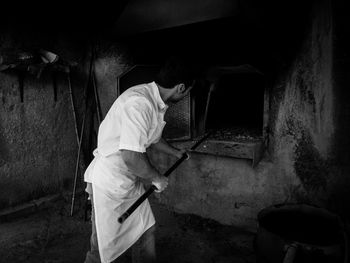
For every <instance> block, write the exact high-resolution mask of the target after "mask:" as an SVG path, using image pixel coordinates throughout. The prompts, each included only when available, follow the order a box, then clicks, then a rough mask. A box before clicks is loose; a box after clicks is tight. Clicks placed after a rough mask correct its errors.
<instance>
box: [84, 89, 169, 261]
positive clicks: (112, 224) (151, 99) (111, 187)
mask: <svg viewBox="0 0 350 263" xmlns="http://www.w3.org/2000/svg"><path fill="white" fill-rule="evenodd" d="M167 108H168V106H167V105H166V104H165V103H164V102H163V100H162V98H161V97H160V94H159V90H158V87H157V85H156V84H155V82H151V83H148V84H142V85H137V86H134V87H131V88H129V89H128V90H126V91H125V92H124V93H123V94H121V95H120V96H119V97H118V99H117V100H116V101H115V102H114V104H113V105H112V107H111V109H110V110H109V111H108V113H107V115H106V117H105V119H104V120H103V122H102V123H101V125H100V127H99V132H98V142H97V149H96V150H95V151H94V155H95V158H94V160H93V161H92V162H91V164H90V165H89V167H88V168H87V170H86V172H85V175H84V180H85V182H87V183H92V188H93V199H94V200H93V201H94V202H93V203H94V209H95V223H96V232H97V240H98V245H99V252H100V256H101V261H102V262H103V263H105V262H112V261H113V260H115V259H116V258H117V257H119V256H120V255H121V254H122V253H123V252H124V251H125V250H127V249H128V248H129V247H130V246H132V245H133V244H134V243H135V242H136V241H137V239H138V238H139V237H140V236H141V235H142V234H143V233H144V232H145V231H146V230H147V229H148V228H150V227H151V226H152V225H154V223H155V219H154V216H153V213H152V210H151V208H150V205H149V202H148V200H146V201H145V202H143V204H142V205H141V206H140V207H138V208H137V209H136V210H135V211H134V213H133V214H131V215H130V216H129V218H128V219H126V221H125V222H124V223H123V224H120V223H118V221H117V220H118V217H119V216H120V215H121V214H123V213H124V212H125V211H126V210H127V209H128V208H129V207H130V206H131V205H132V204H133V203H134V201H136V200H137V198H138V197H140V196H141V195H142V194H143V193H144V188H143V185H142V183H141V182H140V181H139V177H137V175H135V174H133V173H132V172H131V171H130V170H129V169H128V168H127V166H126V165H125V163H124V161H123V160H122V158H121V155H120V150H122V149H125V150H131V151H136V152H145V151H146V149H147V147H149V146H150V145H151V144H152V143H156V142H158V141H159V139H160V138H161V135H162V130H163V128H164V126H165V121H164V114H165V112H166V110H167Z"/></svg>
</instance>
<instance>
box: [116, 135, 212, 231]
mask: <svg viewBox="0 0 350 263" xmlns="http://www.w3.org/2000/svg"><path fill="white" fill-rule="evenodd" d="M209 135H210V133H208V134H206V135H205V136H204V137H202V139H200V140H199V141H197V142H196V143H195V144H194V145H193V146H192V147H191V149H190V150H194V149H196V148H197V147H198V146H199V145H200V144H201V143H202V142H203V141H205V140H206V139H207V138H208V137H209ZM188 157H189V156H188V154H186V153H185V154H184V155H182V157H181V158H180V159H178V160H177V161H176V162H175V163H174V164H173V165H172V166H171V167H170V168H169V169H168V170H167V171H166V172H165V173H164V176H165V177H168V176H169V175H170V174H171V173H172V172H173V171H174V170H175V169H176V168H177V167H178V166H179V165H180V164H181V163H182V162H183V161H184V160H186V159H187V158H188ZM155 190H157V187H155V186H154V185H152V186H151V187H150V188H149V189H148V190H147V191H146V192H145V193H144V194H143V195H141V196H140V197H139V198H138V199H137V200H136V201H135V203H133V204H132V205H131V206H130V207H129V209H128V210H126V211H125V212H124V214H122V215H121V216H120V217H119V218H118V222H119V223H120V224H122V223H123V222H124V221H125V220H126V219H127V218H128V217H129V216H130V215H131V214H132V213H133V212H134V211H135V210H136V209H137V208H138V207H139V206H140V205H141V204H142V203H143V201H145V200H146V199H147V198H148V197H149V196H150V195H151V194H152V193H153V192H154V191H155Z"/></svg>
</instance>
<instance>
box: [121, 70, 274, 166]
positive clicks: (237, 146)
mask: <svg viewBox="0 0 350 263" xmlns="http://www.w3.org/2000/svg"><path fill="white" fill-rule="evenodd" d="M158 69H159V66H158V65H145V64H137V65H134V66H132V67H131V68H129V69H128V70H127V71H125V72H124V73H123V74H121V75H120V76H119V78H118V82H117V83H118V94H121V93H122V92H123V91H125V90H126V89H127V88H129V87H131V86H133V85H136V84H139V83H146V82H150V81H152V80H153V79H154V76H155V74H156V73H157V71H158ZM195 85H197V86H198V87H196V89H194V90H193V92H191V93H190V94H189V95H188V96H187V97H186V98H185V99H184V100H182V101H180V102H179V103H177V104H174V105H170V107H169V109H168V111H167V113H166V115H165V121H166V122H167V125H166V127H165V129H164V132H163V136H164V138H166V139H167V140H168V141H180V142H182V143H184V144H187V143H192V141H193V140H196V139H198V138H199V137H200V136H202V135H204V134H206V133H208V132H210V134H211V135H210V137H209V138H208V140H207V141H206V142H205V143H204V144H202V145H201V146H200V147H199V148H198V149H197V150H196V151H197V152H200V153H205V154H214V155H218V156H228V157H233V158H243V159H248V160H250V161H251V164H252V166H255V165H256V164H257V163H258V162H259V161H260V159H261V156H262V153H263V151H264V148H265V146H266V143H267V131H268V129H267V118H268V109H267V108H268V107H267V106H268V95H267V90H266V87H265V86H266V84H265V79H264V74H263V73H262V72H260V71H259V70H257V69H256V68H254V67H253V66H251V65H248V64H244V65H238V66H209V67H207V69H206V71H205V74H204V75H203V76H202V77H201V78H199V79H197V80H196V84H195Z"/></svg>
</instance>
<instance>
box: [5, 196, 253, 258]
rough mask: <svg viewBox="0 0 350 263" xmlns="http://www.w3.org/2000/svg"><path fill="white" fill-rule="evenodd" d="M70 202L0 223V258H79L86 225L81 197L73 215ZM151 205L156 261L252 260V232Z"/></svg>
mask: <svg viewBox="0 0 350 263" xmlns="http://www.w3.org/2000/svg"><path fill="white" fill-rule="evenodd" d="M69 202H70V200H69V198H66V199H61V200H59V201H56V202H55V203H53V204H52V205H51V206H50V207H49V208H47V209H45V210H41V211H39V212H37V213H35V214H31V215H28V216H25V217H21V218H16V219H12V220H10V221H8V222H2V223H0V262H1V263H22V262H26V263H41V262H43V263H63V262H64V263H79V262H84V258H85V253H86V251H87V250H88V249H89V237H90V233H91V223H90V221H85V220H84V198H83V196H81V197H80V198H79V199H77V203H76V211H77V212H76V213H75V214H74V216H73V217H70V216H69V212H70V203H69ZM151 203H152V208H153V212H154V214H155V217H156V219H157V224H158V228H157V234H156V238H157V253H158V258H159V262H167V263H175V262H177V263H181V262H183V263H192V262H193V263H197V262H198V263H199V262H200V263H207V262H208V263H209V262H210V263H226V262H227V263H228V262H230V263H233V262H234V263H253V262H255V257H254V253H253V249H252V244H253V239H254V234H253V233H249V232H245V231H243V230H240V229H237V228H235V227H232V226H223V225H221V224H218V223H217V222H215V221H212V220H208V219H203V218H200V217H198V216H195V215H188V214H177V213H175V212H173V211H170V210H169V209H167V208H166V207H164V206H162V205H159V204H157V203H156V202H154V201H151Z"/></svg>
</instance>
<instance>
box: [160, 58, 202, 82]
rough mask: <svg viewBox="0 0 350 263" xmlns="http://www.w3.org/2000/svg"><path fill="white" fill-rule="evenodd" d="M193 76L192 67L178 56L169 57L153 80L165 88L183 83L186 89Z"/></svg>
mask: <svg viewBox="0 0 350 263" xmlns="http://www.w3.org/2000/svg"><path fill="white" fill-rule="evenodd" d="M194 78H195V74H194V67H193V65H192V64H190V63H189V62H188V61H186V60H185V59H183V58H179V57H170V58H169V59H168V60H167V61H166V62H165V63H164V64H163V66H162V67H161V69H160V71H159V73H158V74H157V75H156V79H155V82H156V83H157V84H159V85H160V86H162V87H163V88H166V89H171V88H173V87H174V86H175V85H177V84H180V83H184V84H185V86H186V89H187V88H188V87H189V86H190V85H191V84H192V82H193V80H194Z"/></svg>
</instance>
